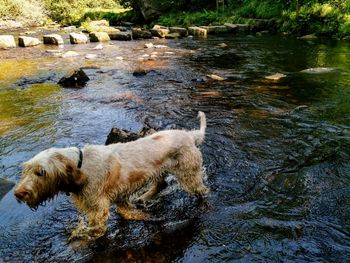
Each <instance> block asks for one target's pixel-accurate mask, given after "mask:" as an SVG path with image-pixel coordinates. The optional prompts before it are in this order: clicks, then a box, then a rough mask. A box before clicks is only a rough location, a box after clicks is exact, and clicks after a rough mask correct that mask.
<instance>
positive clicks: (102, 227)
mask: <svg viewBox="0 0 350 263" xmlns="http://www.w3.org/2000/svg"><path fill="white" fill-rule="evenodd" d="M109 208H110V205H109V201H107V200H100V202H99V203H98V204H97V205H95V206H94V207H93V208H89V209H88V210H87V211H85V213H86V214H87V217H88V225H86V224H85V222H84V221H83V220H80V223H79V225H78V227H77V228H76V229H75V230H74V231H73V232H72V235H71V237H70V238H69V242H70V241H72V240H74V239H86V240H94V239H96V238H98V237H101V236H103V235H104V234H105V233H106V230H107V220H108V218H109Z"/></svg>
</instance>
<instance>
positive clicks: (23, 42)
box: [18, 36, 41, 47]
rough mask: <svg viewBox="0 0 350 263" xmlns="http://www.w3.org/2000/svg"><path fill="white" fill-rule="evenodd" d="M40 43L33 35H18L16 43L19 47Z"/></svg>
mask: <svg viewBox="0 0 350 263" xmlns="http://www.w3.org/2000/svg"><path fill="white" fill-rule="evenodd" d="M40 44H41V41H40V40H39V39H37V38H35V37H25V36H19V37H18V45H19V46H20V47H33V46H37V45H40Z"/></svg>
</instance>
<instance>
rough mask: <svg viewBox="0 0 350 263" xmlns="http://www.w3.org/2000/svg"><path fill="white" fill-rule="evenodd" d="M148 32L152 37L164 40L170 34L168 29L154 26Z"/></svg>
mask: <svg viewBox="0 0 350 263" xmlns="http://www.w3.org/2000/svg"><path fill="white" fill-rule="evenodd" d="M150 31H151V33H152V35H153V36H155V37H162V38H164V37H165V36H166V35H167V34H169V33H170V29H169V28H168V27H164V26H160V25H155V26H154V27H153V28H152V29H151V30H150Z"/></svg>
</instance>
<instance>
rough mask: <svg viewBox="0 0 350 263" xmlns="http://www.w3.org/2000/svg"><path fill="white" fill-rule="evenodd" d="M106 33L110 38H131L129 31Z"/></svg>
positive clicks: (125, 39) (126, 39)
mask: <svg viewBox="0 0 350 263" xmlns="http://www.w3.org/2000/svg"><path fill="white" fill-rule="evenodd" d="M108 35H109V38H110V39H111V40H121V41H128V40H131V33H129V32H113V33H109V34H108Z"/></svg>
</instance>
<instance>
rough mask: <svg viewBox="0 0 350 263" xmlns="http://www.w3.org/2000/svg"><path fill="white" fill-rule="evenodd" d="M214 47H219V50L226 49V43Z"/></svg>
mask: <svg viewBox="0 0 350 263" xmlns="http://www.w3.org/2000/svg"><path fill="white" fill-rule="evenodd" d="M216 46H217V47H220V48H225V47H227V44H226V43H220V44H217V45H216Z"/></svg>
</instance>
